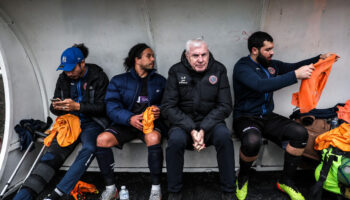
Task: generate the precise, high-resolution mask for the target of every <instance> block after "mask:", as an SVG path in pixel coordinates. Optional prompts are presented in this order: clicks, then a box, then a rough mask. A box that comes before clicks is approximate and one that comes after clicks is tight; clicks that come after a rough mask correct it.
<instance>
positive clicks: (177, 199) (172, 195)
mask: <svg viewBox="0 0 350 200" xmlns="http://www.w3.org/2000/svg"><path fill="white" fill-rule="evenodd" d="M168 200H182V193H181V192H169V196H168Z"/></svg>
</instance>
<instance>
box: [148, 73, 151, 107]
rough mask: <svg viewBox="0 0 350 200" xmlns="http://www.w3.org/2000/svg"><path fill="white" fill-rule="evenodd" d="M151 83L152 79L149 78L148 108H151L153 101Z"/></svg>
mask: <svg viewBox="0 0 350 200" xmlns="http://www.w3.org/2000/svg"><path fill="white" fill-rule="evenodd" d="M150 81H151V79H150V78H149V77H148V78H147V96H148V107H150V106H151V99H152V95H151V94H152V90H150V87H149V86H150V85H151V84H150V83H149V82H150Z"/></svg>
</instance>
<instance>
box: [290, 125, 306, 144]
mask: <svg viewBox="0 0 350 200" xmlns="http://www.w3.org/2000/svg"><path fill="white" fill-rule="evenodd" d="M289 134H291V136H290V137H291V140H290V142H289V144H290V145H291V146H292V147H294V148H305V146H306V143H307V140H308V137H309V134H308V132H307V130H306V128H304V127H303V126H300V125H298V124H295V125H293V127H292V128H291V129H290V132H289Z"/></svg>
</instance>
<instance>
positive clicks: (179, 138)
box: [168, 128, 187, 148]
mask: <svg viewBox="0 0 350 200" xmlns="http://www.w3.org/2000/svg"><path fill="white" fill-rule="evenodd" d="M186 134H187V133H186V132H185V131H184V130H182V129H181V128H175V129H173V130H170V131H169V139H168V147H178V148H186V145H187V135H186Z"/></svg>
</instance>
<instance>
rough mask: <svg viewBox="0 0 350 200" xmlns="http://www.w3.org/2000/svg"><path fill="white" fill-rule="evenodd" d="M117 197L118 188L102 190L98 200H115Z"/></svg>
mask: <svg viewBox="0 0 350 200" xmlns="http://www.w3.org/2000/svg"><path fill="white" fill-rule="evenodd" d="M116 199H119V193H118V189H117V188H116V189H115V190H104V191H103V192H102V194H101V196H100V198H99V200H116Z"/></svg>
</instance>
